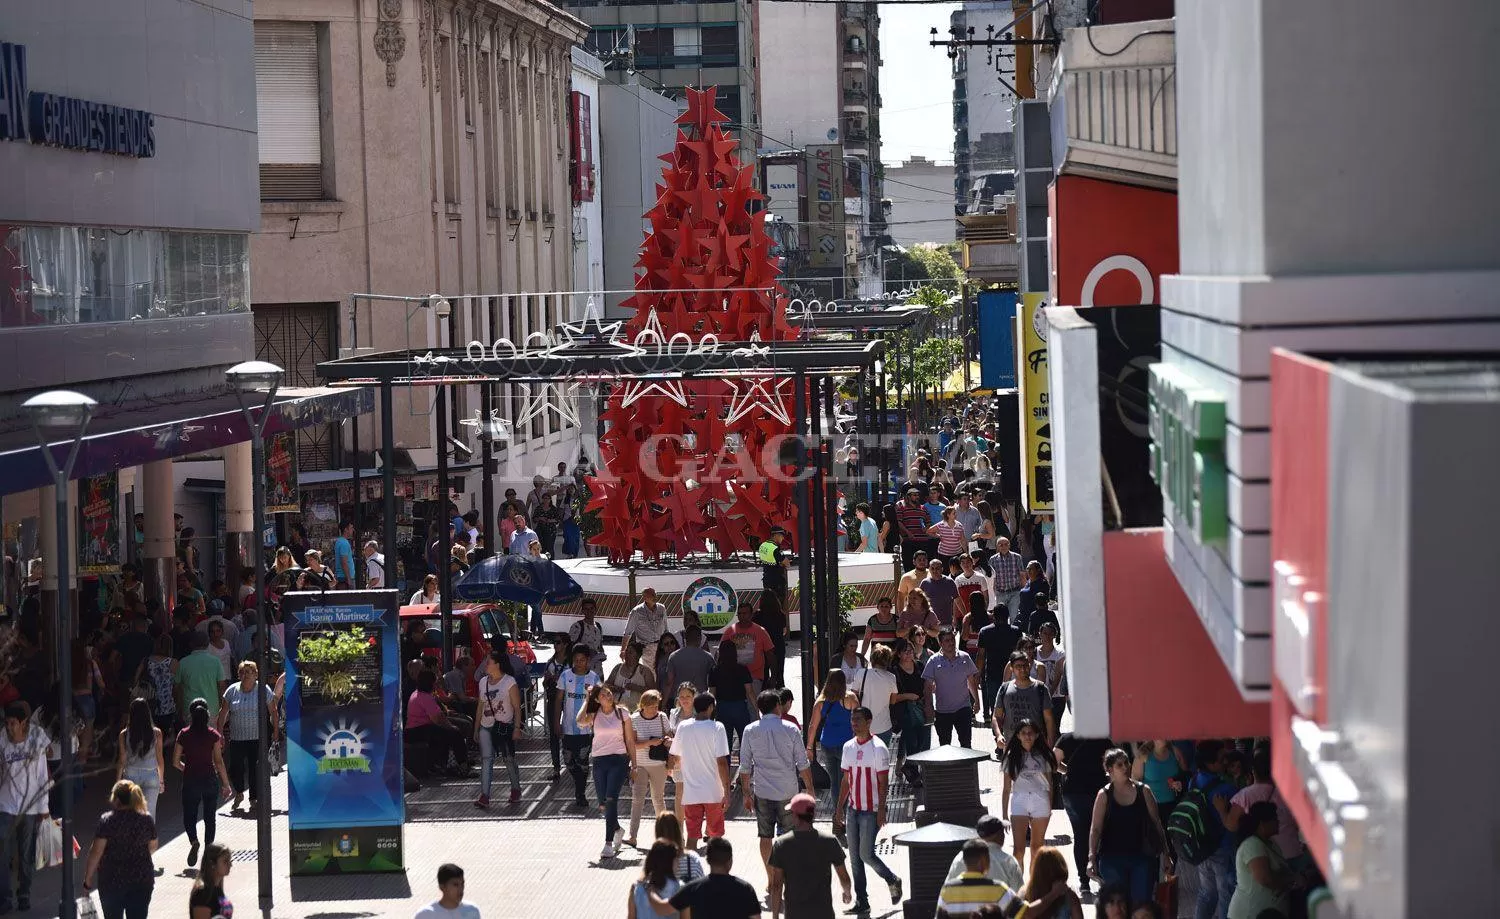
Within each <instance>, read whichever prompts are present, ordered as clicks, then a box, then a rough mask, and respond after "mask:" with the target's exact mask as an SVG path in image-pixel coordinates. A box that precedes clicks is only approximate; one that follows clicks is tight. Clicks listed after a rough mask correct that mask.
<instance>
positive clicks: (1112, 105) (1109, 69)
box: [1049, 19, 1177, 189]
mask: <svg viewBox="0 0 1500 919" xmlns="http://www.w3.org/2000/svg"><path fill="white" fill-rule="evenodd" d="M1172 27H1173V21H1172V20H1170V19H1163V20H1157V21H1154V22H1132V23H1125V24H1121V25H1114V26H1095V27H1094V28H1093V30H1092V33H1091V34H1090V35H1088V36H1085V34H1084V30H1083V29H1069V30H1067V32H1066V33H1065V40H1064V42H1063V45H1062V48H1061V49H1060V53H1059V54H1058V57H1057V62H1056V64H1055V65H1054V68H1053V76H1052V91H1051V98H1050V100H1049V103H1050V105H1051V111H1052V150H1053V162H1054V163H1055V164H1056V166H1057V171H1058V172H1059V173H1060V174H1074V175H1086V176H1092V177H1094V178H1100V179H1106V180H1109V181H1114V182H1125V183H1129V184H1135V185H1146V186H1150V187H1154V188H1165V189H1175V188H1176V187H1177V73H1176V59H1175V54H1176V45H1175V36H1174V35H1173V34H1172V32H1171V30H1172ZM1158 33H1162V34H1158ZM1096 49H1103V50H1104V51H1105V52H1114V51H1115V49H1122V50H1120V51H1118V52H1117V53H1113V54H1112V55H1111V56H1106V55H1105V54H1102V53H1100V51H1099V50H1096Z"/></svg>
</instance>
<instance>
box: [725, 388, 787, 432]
mask: <svg viewBox="0 0 1500 919" xmlns="http://www.w3.org/2000/svg"><path fill="white" fill-rule="evenodd" d="M791 382H792V381H791V380H789V379H786V378H784V377H783V378H782V379H780V380H777V379H776V378H774V377H746V378H744V379H740V380H731V381H730V383H729V385H730V386H732V387H733V388H734V395H733V396H732V397H731V398H730V401H729V414H728V415H727V416H726V417H725V418H724V423H725V424H734V423H735V422H737V421H739V420H740V419H742V418H745V417H747V416H749V415H750V413H751V412H753V411H755V410H756V409H759V410H761V411H762V412H763V413H765V414H766V415H769V416H770V417H772V418H775V419H776V420H777V421H779V422H781V423H782V424H791V423H792V416H791V413H790V412H788V411H787V407H786V394H785V393H784V392H782V390H784V389H785V388H786V387H788V386H790V385H791ZM742 387H743V388H742Z"/></svg>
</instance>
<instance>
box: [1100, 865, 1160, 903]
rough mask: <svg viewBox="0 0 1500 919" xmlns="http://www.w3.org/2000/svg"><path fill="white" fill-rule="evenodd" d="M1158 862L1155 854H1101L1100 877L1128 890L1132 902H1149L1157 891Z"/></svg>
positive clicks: (1107, 882) (1108, 882)
mask: <svg viewBox="0 0 1500 919" xmlns="http://www.w3.org/2000/svg"><path fill="white" fill-rule="evenodd" d="M1157 863H1158V860H1157V858H1156V856H1154V855H1101V856H1099V877H1100V878H1102V879H1103V881H1104V883H1106V884H1118V885H1120V886H1122V887H1124V888H1125V889H1126V890H1128V891H1129V892H1130V902H1131V903H1147V902H1149V901H1150V900H1151V898H1152V895H1153V894H1154V893H1155V891H1156V867H1157Z"/></svg>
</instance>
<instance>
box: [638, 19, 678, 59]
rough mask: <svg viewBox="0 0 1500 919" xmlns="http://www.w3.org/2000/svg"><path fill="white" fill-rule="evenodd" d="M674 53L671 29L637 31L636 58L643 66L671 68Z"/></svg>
mask: <svg viewBox="0 0 1500 919" xmlns="http://www.w3.org/2000/svg"><path fill="white" fill-rule="evenodd" d="M674 51H675V48H674V46H673V41H672V30H671V29H670V28H664V29H638V30H636V33H635V58H636V62H637V63H638V64H640V65H641V66H643V67H670V66H671V59H672V55H673V53H674Z"/></svg>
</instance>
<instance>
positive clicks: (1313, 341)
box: [1045, 0, 1500, 919]
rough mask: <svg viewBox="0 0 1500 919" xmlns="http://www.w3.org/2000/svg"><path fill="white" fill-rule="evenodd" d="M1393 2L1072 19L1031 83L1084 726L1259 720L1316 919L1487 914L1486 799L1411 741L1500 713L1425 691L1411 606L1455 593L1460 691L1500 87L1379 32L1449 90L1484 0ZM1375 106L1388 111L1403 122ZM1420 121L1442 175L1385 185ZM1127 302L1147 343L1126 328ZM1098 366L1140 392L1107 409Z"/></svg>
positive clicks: (1472, 577) (1479, 25) (1498, 343)
mask: <svg viewBox="0 0 1500 919" xmlns="http://www.w3.org/2000/svg"><path fill="white" fill-rule="evenodd" d="M1404 12H1405V10H1404V8H1403V7H1402V6H1401V5H1400V4H1397V3H1373V4H1370V3H1366V4H1359V5H1357V6H1356V5H1354V4H1332V5H1324V6H1319V7H1316V8H1311V7H1306V6H1303V5H1298V4H1293V3H1284V2H1277V0H1261V2H1252V3H1243V4H1232V5H1227V6H1226V5H1223V4H1217V3H1212V2H1202V0H1194V2H1186V0H1179V2H1178V3H1177V4H1176V10H1175V13H1176V16H1175V19H1169V20H1152V21H1128V22H1119V23H1117V24H1107V23H1103V24H1101V25H1099V26H1096V27H1094V28H1093V29H1092V34H1090V35H1085V34H1083V33H1081V32H1077V31H1075V32H1073V33H1070V34H1068V35H1067V36H1066V38H1065V41H1064V45H1063V51H1062V54H1061V56H1060V57H1059V69H1058V70H1057V71H1056V72H1054V73H1053V74H1052V75H1051V86H1052V87H1053V95H1052V98H1051V118H1052V132H1051V133H1052V138H1053V149H1052V155H1053V158H1054V161H1055V163H1056V164H1057V166H1056V168H1057V170H1058V174H1057V175H1056V177H1055V178H1054V180H1053V182H1052V185H1051V188H1050V189H1049V191H1050V199H1049V208H1050V213H1049V218H1050V220H1051V223H1052V226H1053V227H1054V230H1053V237H1052V239H1051V241H1050V242H1051V246H1052V253H1051V259H1050V262H1051V277H1052V286H1051V290H1050V295H1051V296H1052V298H1053V300H1054V302H1055V303H1057V304H1058V306H1055V307H1052V308H1050V309H1048V310H1047V311H1046V314H1045V320H1046V322H1045V328H1046V330H1047V333H1048V334H1047V342H1046V361H1047V364H1048V366H1049V368H1050V383H1051V386H1052V391H1051V396H1052V399H1051V405H1052V406H1053V412H1054V414H1053V415H1052V417H1051V426H1052V434H1053V437H1054V442H1053V450H1052V455H1053V457H1054V458H1055V461H1056V464H1057V465H1056V470H1055V471H1056V482H1057V499H1058V531H1059V533H1060V539H1061V544H1060V548H1059V554H1060V557H1061V558H1062V559H1063V562H1062V568H1063V570H1062V572H1061V578H1062V611H1063V616H1064V632H1065V638H1066V644H1067V646H1068V648H1069V676H1070V679H1073V678H1075V677H1076V678H1077V680H1076V681H1075V682H1074V683H1073V691H1074V695H1073V699H1074V700H1075V717H1076V719H1077V721H1076V722H1075V726H1076V730H1079V731H1083V732H1086V733H1089V734H1091V735H1095V736H1106V735H1107V736H1112V737H1122V736H1123V737H1223V736H1251V735H1254V736H1269V737H1270V739H1271V752H1272V759H1273V772H1274V778H1275V782H1276V786H1277V788H1278V790H1279V792H1280V793H1281V795H1282V796H1283V798H1284V799H1285V801H1286V804H1287V807H1288V809H1289V810H1290V812H1291V814H1292V816H1293V817H1294V818H1295V820H1296V824H1297V828H1298V830H1299V832H1300V834H1301V836H1302V838H1303V840H1304V841H1305V842H1306V844H1307V847H1308V851H1309V852H1310V853H1311V855H1312V857H1313V858H1314V859H1315V860H1316V862H1317V864H1318V867H1319V869H1320V870H1321V872H1322V874H1323V875H1324V876H1325V877H1326V878H1327V882H1328V885H1327V886H1328V895H1327V896H1324V897H1322V898H1321V899H1319V900H1318V902H1317V903H1315V904H1314V905H1313V907H1312V911H1313V915H1317V916H1342V917H1347V919H1355V917H1358V919H1365V917H1371V919H1373V917H1382V919H1384V917H1398V919H1399V917H1405V916H1426V915H1431V914H1432V913H1433V910H1434V909H1438V910H1440V911H1449V912H1455V913H1461V914H1464V915H1476V916H1477V915H1490V914H1493V913H1495V912H1497V910H1500V898H1497V894H1496V892H1495V890H1494V888H1493V885H1491V884H1489V883H1488V873H1489V864H1490V863H1491V862H1492V861H1493V859H1492V858H1491V857H1490V856H1491V849H1492V848H1493V847H1492V845H1491V842H1492V837H1493V822H1494V821H1493V819H1492V815H1493V814H1494V813H1496V810H1497V807H1500V805H1497V799H1496V794H1495V793H1494V792H1493V790H1491V789H1489V788H1487V787H1484V788H1475V789H1467V788H1465V789H1462V790H1459V789H1457V788H1455V787H1454V786H1453V785H1451V783H1450V784H1445V783H1443V782H1441V781H1438V780H1436V779H1435V778H1434V777H1433V776H1428V775H1427V774H1426V773H1427V769H1428V768H1429V764H1428V763H1427V762H1426V759H1427V757H1426V756H1425V755H1424V751H1425V750H1427V749H1429V748H1430V746H1431V745H1430V744H1429V743H1428V741H1429V740H1431V739H1434V738H1436V737H1440V736H1450V735H1451V736H1459V737H1462V738H1463V743H1464V746H1465V749H1466V750H1474V751H1476V752H1478V753H1479V755H1481V756H1484V755H1486V754H1487V753H1488V752H1490V751H1492V750H1494V749H1496V747H1497V746H1500V728H1497V727H1496V725H1495V724H1494V723H1493V719H1485V718H1483V717H1482V716H1481V717H1475V716H1474V714H1473V713H1471V712H1464V711H1461V710H1459V709H1436V708H1433V707H1432V706H1430V705H1427V704H1424V703H1423V701H1422V696H1423V693H1424V690H1425V689H1426V688H1427V687H1428V686H1429V685H1430V682H1431V681H1430V679H1429V678H1427V676H1426V674H1427V669H1426V664H1425V662H1423V659H1422V654H1421V652H1420V651H1419V650H1418V649H1419V648H1421V647H1422V646H1423V643H1424V642H1425V641H1426V638H1425V632H1426V631H1427V628H1428V622H1429V621H1430V616H1431V612H1430V611H1431V610H1433V609H1436V608H1441V609H1444V610H1452V611H1454V612H1453V615H1452V616H1451V617H1448V619H1447V620H1446V621H1445V624H1444V627H1445V628H1448V629H1452V630H1453V633H1454V634H1460V635H1463V636H1464V641H1463V642H1461V643H1460V644H1461V645H1462V646H1461V647H1454V648H1453V649H1452V653H1451V654H1450V655H1445V660H1444V670H1443V672H1444V673H1445V674H1454V675H1455V676H1454V679H1453V682H1452V683H1451V684H1445V687H1444V689H1445V691H1451V692H1456V693H1459V694H1461V695H1463V696H1468V695H1472V694H1477V693H1480V692H1482V690H1481V688H1480V684H1481V682H1482V680H1483V674H1484V670H1485V667H1486V665H1487V663H1488V661H1489V659H1490V658H1491V657H1492V655H1493V653H1494V647H1495V645H1496V640H1497V636H1496V634H1495V630H1494V628H1493V627H1492V625H1491V623H1490V618H1491V617H1489V616H1488V615H1487V613H1486V612H1484V611H1485V610H1487V608H1488V605H1489V598H1490V597H1492V596H1493V593H1494V591H1495V589H1496V587H1495V584H1494V578H1495V573H1494V572H1495V567H1494V566H1493V565H1491V564H1488V563H1486V562H1483V561H1480V560H1479V557H1478V556H1479V555H1480V554H1482V553H1483V552H1485V551H1487V550H1485V549H1480V548H1479V547H1480V546H1482V545H1485V544H1486V542H1487V540H1486V539H1485V538H1484V537H1483V536H1482V535H1480V534H1482V532H1483V531H1485V530H1486V529H1487V527H1488V523H1487V521H1488V520H1489V519H1491V518H1492V516H1493V513H1494V508H1495V506H1496V502H1497V500H1500V492H1497V489H1496V487H1495V485H1494V483H1493V481H1492V479H1493V477H1492V476H1490V475H1488V466H1482V464H1481V466H1482V468H1483V469H1484V470H1485V471H1484V472H1478V471H1476V467H1475V465H1474V464H1473V463H1472V462H1465V461H1464V459H1463V458H1464V457H1469V458H1471V459H1472V458H1475V457H1479V456H1485V455H1488V454H1489V453H1491V452H1493V449H1494V447H1493V444H1492V443H1491V441H1492V440H1493V439H1494V438H1493V433H1494V423H1493V419H1494V416H1495V411H1496V408H1495V387H1494V380H1495V363H1494V355H1496V354H1500V298H1497V297H1496V295H1495V290H1496V279H1497V271H1500V261H1497V257H1496V253H1495V250H1494V247H1493V246H1491V245H1488V244H1487V242H1485V240H1488V239H1489V238H1491V237H1492V236H1493V224H1494V220H1493V215H1492V212H1491V210H1492V209H1491V208H1490V207H1489V206H1488V204H1486V203H1485V202H1488V201H1491V200H1493V199H1494V197H1495V184H1496V178H1495V175H1494V172H1493V169H1492V168H1491V164H1490V159H1491V157H1490V156H1489V154H1488V145H1489V138H1490V135H1491V134H1492V133H1493V126H1494V125H1495V124H1496V123H1500V107H1497V104H1496V102H1495V100H1493V99H1491V98H1489V97H1462V96H1447V97H1443V98H1441V99H1438V100H1436V101H1434V100H1433V99H1432V98H1431V97H1429V96H1428V95H1427V94H1425V93H1424V92H1423V91H1422V89H1421V88H1420V87H1417V86H1413V85H1408V84H1406V83H1404V82H1402V81H1399V80H1392V79H1390V78H1389V77H1388V75H1386V66H1385V63H1384V61H1383V60H1382V59H1383V57H1384V56H1383V55H1382V54H1381V53H1379V52H1378V51H1376V50H1375V49H1378V48H1389V47H1394V46H1397V45H1400V46H1401V47H1402V48H1403V50H1404V53H1405V54H1407V55H1409V56H1410V57H1411V58H1412V59H1414V60H1427V59H1439V58H1440V59H1442V60H1443V61H1444V64H1445V73H1446V79H1448V80H1450V81H1451V85H1453V86H1464V85H1471V83H1472V81H1482V80H1484V79H1485V78H1486V74H1487V73H1488V71H1489V69H1490V64H1489V56H1490V54H1489V49H1488V44H1487V39H1486V36H1487V35H1489V34H1492V33H1493V30H1494V29H1495V28H1496V27H1497V25H1500V23H1497V15H1500V14H1497V13H1496V11H1495V10H1494V9H1492V8H1491V7H1490V6H1488V5H1486V4H1481V3H1477V2H1474V3H1459V4H1454V5H1452V6H1451V7H1450V8H1449V9H1448V10H1447V12H1448V14H1449V15H1452V16H1455V17H1457V18H1458V19H1459V20H1461V21H1463V22H1465V23H1466V26H1467V27H1466V30H1465V31H1464V32H1463V33H1462V34H1461V35H1458V36H1442V37H1438V36H1431V35H1416V36H1413V35H1412V34H1411V33H1410V31H1409V30H1408V29H1407V28H1406V23H1405V19H1404ZM1287 23H1295V27H1294V28H1290V29H1286V28H1283V27H1282V26H1283V25H1284V24H1287ZM1334 35H1336V36H1338V40H1337V41H1336V42H1329V41H1328V40H1327V39H1328V37H1329V36H1334ZM1080 39H1086V40H1085V41H1083V43H1082V47H1081V48H1079V47H1078V44H1079V40H1080ZM1127 43H1129V47H1128V48H1127V47H1125V46H1126V45H1127ZM1162 43H1166V46H1164V45H1163V44H1162ZM1074 49H1076V53H1074ZM1098 49H1104V50H1107V51H1110V52H1113V53H1112V54H1111V55H1109V56H1108V58H1107V59H1104V60H1101V59H1100V57H1099V55H1098ZM1121 70H1124V71H1127V72H1129V71H1133V72H1134V73H1131V74H1122V73H1121V72H1120V71H1121ZM1164 71H1165V72H1168V73H1169V75H1167V76H1166V77H1165V79H1163V73H1164ZM1226 75H1228V76H1227V77H1226ZM1153 80H1154V82H1153ZM1090 86H1092V87H1093V90H1094V92H1093V98H1092V100H1090V99H1089V93H1088V91H1087V88H1088V87H1090ZM1101 88H1102V89H1103V90H1104V91H1103V92H1102V93H1101V92H1100V91H1099V90H1100V89H1101ZM1075 89H1077V90H1080V91H1075ZM1137 93H1138V94H1140V96H1139V99H1138V101H1139V103H1140V104H1139V105H1136V104H1134V102H1135V101H1137V100H1136V99H1135V97H1134V95H1133V94H1137ZM1122 94H1123V95H1122ZM1377 109H1379V110H1382V111H1392V110H1399V111H1403V112H1409V113H1410V117H1409V119H1408V120H1407V123H1406V124H1404V125H1403V129H1402V131H1400V132H1398V133H1397V134H1394V135H1393V134H1391V133H1390V132H1388V131H1387V130H1385V129H1384V128H1383V127H1381V126H1380V125H1379V124H1378V123H1377V122H1378V121H1379V119H1374V118H1369V117H1367V115H1366V114H1365V113H1367V112H1371V111H1375V110H1377ZM1116 113H1129V119H1133V120H1122V119H1124V118H1125V116H1124V115H1117V114H1116ZM1434 144H1436V145H1437V146H1438V147H1440V148H1441V149H1442V150H1444V151H1445V155H1444V159H1443V168H1442V169H1441V170H1418V171H1415V172H1411V171H1408V172H1407V173H1406V175H1407V176H1408V178H1409V179H1410V181H1404V182H1403V184H1402V190H1401V193H1400V194H1392V193H1390V191H1389V184H1388V176H1389V175H1390V174H1391V173H1392V171H1393V170H1400V169H1402V165H1401V164H1403V163H1409V162H1411V161H1413V159H1414V158H1418V157H1421V156H1422V155H1423V153H1424V151H1426V150H1428V149H1431V147H1432V145H1434ZM1120 185H1128V186H1130V187H1129V188H1128V189H1121V188H1105V189H1101V188H1100V186H1120ZM1456 189H1462V193H1461V194H1460V193H1457V192H1456V191H1455V190H1456ZM1162 196H1166V197H1167V198H1168V199H1170V200H1163V198H1162ZM1122 214H1123V215H1126V216H1123V217H1122V216H1121V215H1122ZM1388 226H1398V227H1400V228H1401V232H1400V234H1399V237H1400V238H1399V239H1392V238H1390V237H1389V236H1388V235H1387V234H1386V233H1385V232H1383V230H1382V229H1381V228H1383V227H1388ZM1142 304H1146V306H1142ZM1151 305H1155V306H1157V307H1159V320H1158V321H1157V322H1158V324H1157V326H1156V340H1155V341H1154V342H1153V341H1152V340H1151V334H1150V330H1149V328H1148V329H1146V330H1144V331H1142V332H1141V333H1140V334H1139V336H1138V337H1137V338H1135V339H1132V338H1131V337H1130V336H1122V335H1121V329H1124V328H1127V327H1128V325H1129V324H1130V323H1135V322H1136V320H1138V319H1139V318H1140V317H1141V316H1142V315H1143V314H1142V312H1141V311H1143V310H1146V309H1150V308H1152V306H1151ZM1126 317H1129V322H1127V321H1126ZM1153 351H1154V352H1155V354H1154V355H1153V353H1152V352H1153ZM1111 352H1114V353H1113V356H1111ZM1122 358H1123V359H1124V360H1126V361H1127V363H1128V364H1129V365H1130V367H1131V368H1132V369H1131V370H1130V373H1128V374H1127V375H1126V376H1125V377H1121V378H1120V379H1125V380H1132V381H1133V382H1132V383H1131V386H1130V389H1131V390H1132V391H1133V392H1134V393H1135V395H1134V397H1133V398H1129V399H1125V400H1120V401H1119V402H1118V404H1116V405H1109V404H1106V403H1105V399H1106V398H1107V397H1108V396H1109V394H1108V392H1107V390H1106V388H1105V386H1104V384H1105V383H1106V381H1107V380H1108V379H1109V378H1110V375H1109V374H1108V373H1107V371H1106V367H1107V366H1109V362H1110V361H1114V362H1116V363H1118V362H1119V361H1120V360H1121V359H1122ZM1142 392H1144V393H1145V394H1146V399H1145V400H1144V401H1145V404H1144V405H1143V404H1141V403H1142V401H1143V400H1142V399H1141V398H1140V394H1141V393H1142ZM1110 416H1119V417H1122V418H1126V419H1129V420H1130V425H1129V427H1131V428H1132V430H1131V431H1130V432H1129V433H1128V434H1127V433H1121V432H1119V431H1118V430H1112V429H1111V428H1110V426H1109V422H1108V420H1107V419H1108V418H1109V417H1110ZM1111 456H1113V457H1114V458H1113V459H1111ZM1101 462H1104V463H1106V464H1107V465H1108V468H1107V469H1102V468H1101ZM1142 474H1144V475H1147V476H1149V477H1150V478H1151V479H1152V480H1153V481H1152V484H1153V485H1154V486H1155V491H1156V494H1155V498H1156V500H1157V501H1158V502H1159V505H1160V509H1159V511H1157V512H1156V514H1155V520H1151V521H1147V522H1149V523H1150V524H1151V525H1150V526H1149V527H1145V526H1141V522H1142V517H1141V516H1137V517H1136V519H1135V521H1133V522H1132V521H1130V520H1123V519H1111V518H1112V517H1118V518H1126V517H1128V516H1129V510H1128V509H1125V510H1123V511H1122V512H1118V513H1117V512H1113V511H1112V512H1111V513H1110V514H1101V513H1100V508H1101V506H1112V505H1116V504H1118V505H1119V506H1121V507H1122V508H1128V507H1129V506H1131V505H1132V502H1131V501H1128V500H1125V499H1120V500H1118V501H1117V500H1116V496H1115V494H1113V492H1116V491H1117V486H1118V483H1119V482H1120V481H1121V479H1122V476H1123V477H1124V478H1127V479H1128V480H1130V481H1132V482H1136V483H1138V482H1139V479H1140V477H1141V475H1142ZM1103 482H1109V483H1110V486H1109V487H1110V490H1111V492H1112V493H1111V494H1108V495H1106V494H1105V493H1104V492H1103V488H1102V486H1101V483H1103ZM1135 495H1136V500H1135V502H1133V506H1134V507H1135V509H1136V511H1137V514H1138V515H1144V516H1149V515H1150V513H1151V511H1150V507H1149V505H1148V503H1147V502H1146V500H1145V495H1144V494H1143V493H1142V491H1140V490H1137V491H1136V492H1135ZM1132 527H1133V528H1132ZM1429 534H1442V537H1441V540H1440V544H1435V543H1434V541H1433V540H1432V538H1431V537H1430V535H1429ZM1079 681H1082V682H1079ZM1083 698H1088V699H1090V700H1092V701H1090V702H1088V703H1086V704H1082V705H1080V704H1078V702H1079V700H1080V699H1083ZM1146 699H1149V700H1151V703H1150V704H1149V705H1147V704H1142V700H1146ZM1424 840H1441V843H1439V844H1433V845H1428V844H1424V843H1423V842H1422V841H1424Z"/></svg>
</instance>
